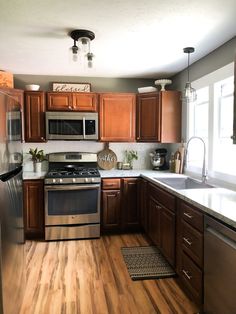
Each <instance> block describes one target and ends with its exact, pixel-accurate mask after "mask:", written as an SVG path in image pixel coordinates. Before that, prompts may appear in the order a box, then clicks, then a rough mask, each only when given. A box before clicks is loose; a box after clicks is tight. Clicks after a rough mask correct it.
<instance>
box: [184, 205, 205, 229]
mask: <svg viewBox="0 0 236 314" xmlns="http://www.w3.org/2000/svg"><path fill="white" fill-rule="evenodd" d="M180 206H181V218H182V219H183V220H185V221H187V222H188V223H189V224H190V225H191V226H193V227H194V228H196V229H198V230H199V231H202V232H203V214H202V213H201V212H200V211H198V210H197V209H194V208H193V207H191V206H189V205H187V204H186V203H184V202H181V203H180Z"/></svg>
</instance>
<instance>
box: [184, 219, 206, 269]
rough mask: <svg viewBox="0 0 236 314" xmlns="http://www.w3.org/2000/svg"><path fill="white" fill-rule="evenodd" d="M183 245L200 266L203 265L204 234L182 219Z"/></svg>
mask: <svg viewBox="0 0 236 314" xmlns="http://www.w3.org/2000/svg"><path fill="white" fill-rule="evenodd" d="M182 247H183V249H184V251H186V253H188V255H189V256H190V257H191V258H192V259H193V260H194V261H195V262H196V263H197V264H198V265H199V266H200V267H202V265H203V234H202V233H200V232H199V231H197V230H196V229H194V228H192V227H191V226H190V225H189V224H188V223H187V222H185V221H182Z"/></svg>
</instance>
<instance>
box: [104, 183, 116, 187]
mask: <svg viewBox="0 0 236 314" xmlns="http://www.w3.org/2000/svg"><path fill="white" fill-rule="evenodd" d="M113 185H115V183H106V186H113Z"/></svg>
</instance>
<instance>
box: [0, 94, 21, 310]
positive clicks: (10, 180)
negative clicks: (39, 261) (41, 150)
mask: <svg viewBox="0 0 236 314" xmlns="http://www.w3.org/2000/svg"><path fill="white" fill-rule="evenodd" d="M21 120H22V119H21V108H20V104H19V103H17V102H16V101H15V100H14V99H13V98H11V97H10V96H8V95H6V94H4V93H2V92H1V91H0V313H4V314H18V313H19V311H20V306H21V302H22V298H23V294H24V288H25V273H24V269H25V262H24V260H25V258H24V242H25V241H24V222H23V201H22V141H21Z"/></svg>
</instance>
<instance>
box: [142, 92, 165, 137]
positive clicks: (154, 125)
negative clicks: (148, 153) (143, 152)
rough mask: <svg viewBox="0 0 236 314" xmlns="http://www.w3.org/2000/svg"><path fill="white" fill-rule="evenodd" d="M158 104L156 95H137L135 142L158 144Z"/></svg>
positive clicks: (159, 130) (157, 95)
mask: <svg viewBox="0 0 236 314" xmlns="http://www.w3.org/2000/svg"><path fill="white" fill-rule="evenodd" d="M160 132H161V126H160V104H159V94H158V93H148V94H141V95H138V98H137V141H138V142H160V140H161V138H160Z"/></svg>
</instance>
